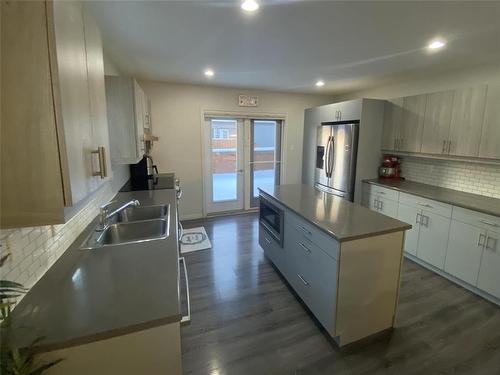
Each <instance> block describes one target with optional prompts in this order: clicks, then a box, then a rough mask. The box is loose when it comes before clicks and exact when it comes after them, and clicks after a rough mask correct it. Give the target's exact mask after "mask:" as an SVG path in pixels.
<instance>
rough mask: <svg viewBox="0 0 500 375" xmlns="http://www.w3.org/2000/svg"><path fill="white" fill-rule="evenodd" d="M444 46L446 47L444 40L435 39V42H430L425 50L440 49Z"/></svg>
mask: <svg viewBox="0 0 500 375" xmlns="http://www.w3.org/2000/svg"><path fill="white" fill-rule="evenodd" d="M445 45H446V42H445V41H444V40H441V39H436V40H433V41H432V42H430V43H429V45H428V46H427V48H429V49H440V48H443V47H444V46H445Z"/></svg>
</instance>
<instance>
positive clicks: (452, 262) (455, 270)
mask: <svg viewBox="0 0 500 375" xmlns="http://www.w3.org/2000/svg"><path fill="white" fill-rule="evenodd" d="M485 239H486V231H485V230H484V229H482V228H478V227H476V226H474V225H470V224H466V223H462V222H460V221H457V220H453V221H452V222H451V226H450V240H449V242H448V252H447V253H446V263H445V265H444V270H445V271H446V272H448V273H449V274H451V275H453V276H455V277H457V278H459V279H460V280H463V281H465V282H466V283H469V284H472V285H476V283H477V276H478V274H479V267H480V266H481V256H482V255H483V245H484V241H485ZM499 269H500V268H499Z"/></svg>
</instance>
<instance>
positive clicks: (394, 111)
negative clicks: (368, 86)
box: [382, 98, 403, 151]
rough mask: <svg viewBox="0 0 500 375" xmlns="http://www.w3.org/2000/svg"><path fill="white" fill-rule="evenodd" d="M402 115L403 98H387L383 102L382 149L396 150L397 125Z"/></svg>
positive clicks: (399, 124) (398, 125)
mask: <svg viewBox="0 0 500 375" xmlns="http://www.w3.org/2000/svg"><path fill="white" fill-rule="evenodd" d="M402 116H403V98H396V99H390V100H387V101H386V102H385V104H384V128H383V132H382V149H383V150H390V151H392V150H397V143H396V142H397V141H398V139H399V127H400V126H401V120H402Z"/></svg>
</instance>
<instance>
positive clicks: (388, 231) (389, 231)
mask: <svg viewBox="0 0 500 375" xmlns="http://www.w3.org/2000/svg"><path fill="white" fill-rule="evenodd" d="M259 192H260V193H261V194H264V195H266V196H267V197H269V198H271V199H273V200H275V201H276V202H278V203H279V204H281V205H283V206H285V207H286V208H288V209H289V210H290V211H293V212H294V213H295V214H297V215H299V216H300V217H301V218H303V219H304V220H307V221H308V222H309V223H311V224H313V225H314V226H315V227H316V228H318V229H319V230H321V231H322V232H323V233H326V234H327V235H328V236H330V237H332V238H333V239H334V240H336V241H338V242H349V241H355V240H361V239H363V238H368V237H375V236H381V235H384V234H389V233H395V232H402V231H405V230H408V229H411V228H412V226H411V225H410V224H407V225H404V226H401V227H398V228H392V229H387V230H382V231H376V232H371V233H367V234H363V235H358V236H349V237H343V238H339V237H337V236H336V235H335V233H333V232H331V231H329V230H328V229H327V228H325V227H323V226H322V225H319V224H318V223H316V222H315V221H314V220H311V219H310V218H307V217H305V216H304V215H303V214H302V213H300V212H298V211H297V210H295V209H293V208H292V207H290V206H288V205H287V204H285V203H284V202H282V201H280V200H279V199H277V198H275V197H273V196H272V195H270V194H269V193H267V192H266V191H264V190H261V189H260V188H259Z"/></svg>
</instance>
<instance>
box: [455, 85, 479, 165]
mask: <svg viewBox="0 0 500 375" xmlns="http://www.w3.org/2000/svg"><path fill="white" fill-rule="evenodd" d="M485 104H486V85H483V86H476V87H468V88H464V89H458V90H455V94H454V96H453V107H452V110H451V124H450V136H449V139H450V152H449V153H450V155H459V156H478V154H479V143H480V141H481V128H482V126H483V119H484V106H485Z"/></svg>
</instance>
